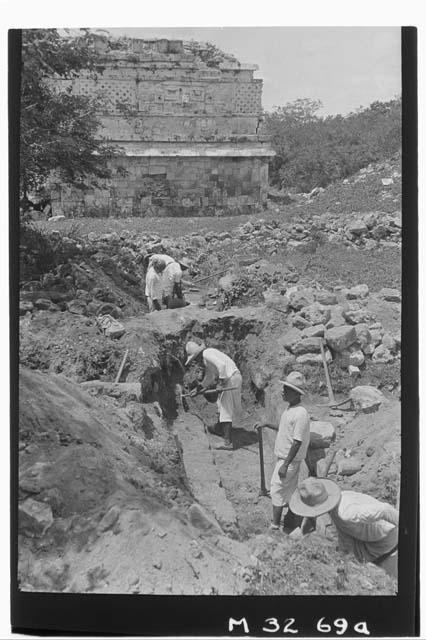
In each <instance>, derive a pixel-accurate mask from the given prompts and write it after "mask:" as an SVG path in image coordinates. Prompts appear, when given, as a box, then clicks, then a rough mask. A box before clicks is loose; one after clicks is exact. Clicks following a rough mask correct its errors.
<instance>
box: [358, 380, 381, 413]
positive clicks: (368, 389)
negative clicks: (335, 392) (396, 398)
mask: <svg viewBox="0 0 426 640" xmlns="http://www.w3.org/2000/svg"><path fill="white" fill-rule="evenodd" d="M349 397H350V399H351V402H352V405H353V407H354V409H355V410H356V411H358V412H359V411H361V412H362V413H372V412H373V411H377V410H378V408H379V407H380V405H381V404H382V402H383V400H384V396H383V394H382V393H381V392H380V391H379V390H378V389H376V387H372V386H370V385H361V386H359V387H354V388H353V389H351V391H350V394H349Z"/></svg>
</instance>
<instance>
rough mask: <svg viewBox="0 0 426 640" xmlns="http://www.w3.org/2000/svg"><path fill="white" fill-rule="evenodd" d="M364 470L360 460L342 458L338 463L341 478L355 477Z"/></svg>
mask: <svg viewBox="0 0 426 640" xmlns="http://www.w3.org/2000/svg"><path fill="white" fill-rule="evenodd" d="M361 469H362V462H361V460H359V459H358V458H341V459H340V460H339V462H338V463H337V473H338V474H339V475H341V476H353V475H354V474H355V473H358V471H361Z"/></svg>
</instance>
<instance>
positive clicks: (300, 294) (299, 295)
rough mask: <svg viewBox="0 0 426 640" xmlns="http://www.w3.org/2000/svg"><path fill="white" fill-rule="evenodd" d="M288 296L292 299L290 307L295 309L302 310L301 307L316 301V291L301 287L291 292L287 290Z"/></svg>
mask: <svg viewBox="0 0 426 640" xmlns="http://www.w3.org/2000/svg"><path fill="white" fill-rule="evenodd" d="M287 296H288V299H289V301H290V307H291V308H292V309H294V310H295V311H300V309H302V308H303V307H306V306H308V305H310V304H312V303H313V302H314V293H313V291H312V289H300V290H297V291H291V292H289V291H287ZM314 324H318V323H314Z"/></svg>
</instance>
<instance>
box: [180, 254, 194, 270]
mask: <svg viewBox="0 0 426 640" xmlns="http://www.w3.org/2000/svg"><path fill="white" fill-rule="evenodd" d="M177 262H178V263H179V264H180V266H181V268H182V269H189V268H190V266H191V262H190V261H189V258H187V257H186V256H183V257H182V258H179V260H177Z"/></svg>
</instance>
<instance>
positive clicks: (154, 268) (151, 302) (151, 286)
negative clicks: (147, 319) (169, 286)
mask: <svg viewBox="0 0 426 640" xmlns="http://www.w3.org/2000/svg"><path fill="white" fill-rule="evenodd" d="M165 268H166V263H165V261H164V260H163V259H162V258H160V257H159V256H153V257H152V258H151V260H150V263H149V266H148V271H147V273H146V278H145V295H146V299H147V302H148V309H149V311H150V312H151V311H161V300H162V298H163V281H162V273H163V271H164V269H165Z"/></svg>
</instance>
